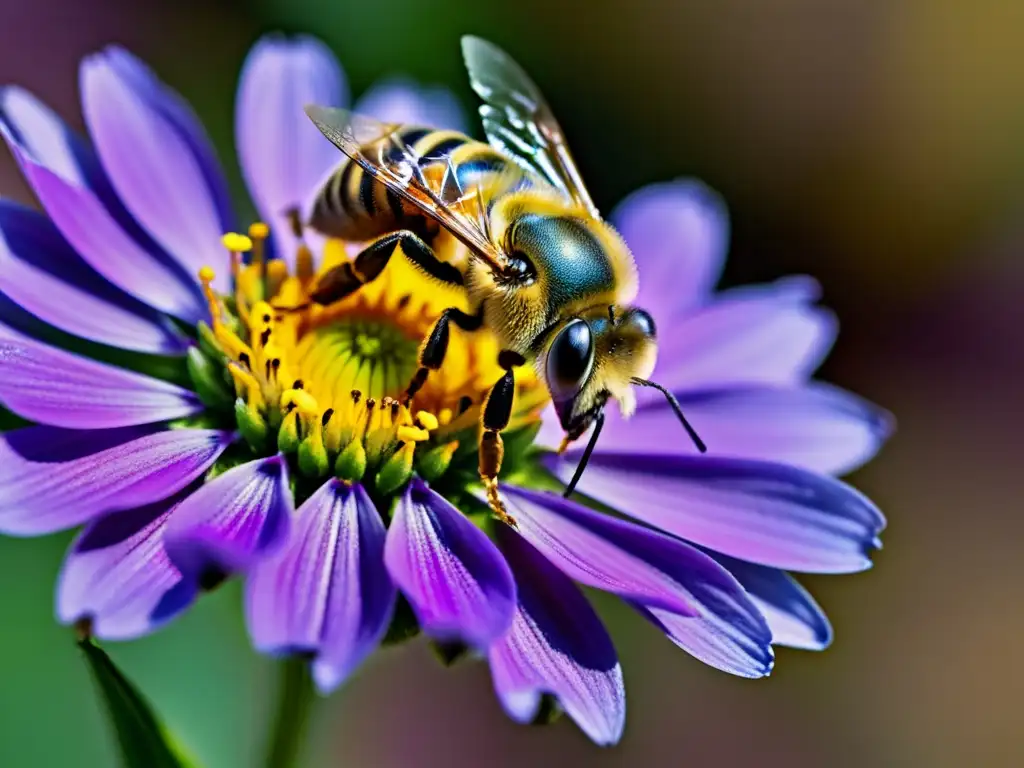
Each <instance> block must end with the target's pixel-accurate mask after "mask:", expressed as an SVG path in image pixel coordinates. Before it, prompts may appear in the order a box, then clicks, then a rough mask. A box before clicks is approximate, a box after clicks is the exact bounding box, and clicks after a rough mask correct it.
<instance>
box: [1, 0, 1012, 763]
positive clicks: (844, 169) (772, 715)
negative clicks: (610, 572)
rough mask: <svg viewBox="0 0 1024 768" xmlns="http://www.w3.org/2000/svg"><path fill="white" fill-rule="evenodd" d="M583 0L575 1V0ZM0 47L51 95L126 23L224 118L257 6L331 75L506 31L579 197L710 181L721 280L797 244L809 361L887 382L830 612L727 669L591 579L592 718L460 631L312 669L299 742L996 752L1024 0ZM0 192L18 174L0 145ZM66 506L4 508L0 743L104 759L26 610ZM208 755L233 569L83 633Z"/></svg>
mask: <svg viewBox="0 0 1024 768" xmlns="http://www.w3.org/2000/svg"><path fill="white" fill-rule="evenodd" d="M584 8H585V10H584ZM2 15H3V24H2V25H0V80H2V81H4V82H11V83H19V84H22V85H24V86H26V87H28V88H30V89H31V90H32V91H34V92H35V93H36V94H38V95H39V96H41V97H42V98H43V99H44V100H45V101H47V102H49V103H50V104H52V105H54V106H55V107H56V109H57V110H58V111H59V112H60V113H61V114H62V115H63V116H64V117H65V118H67V119H68V120H69V121H70V122H71V123H72V124H74V125H78V126H80V125H81V120H80V117H79V113H78V106H77V63H78V60H79V59H80V58H81V57H82V56H83V55H85V54H87V53H89V52H91V51H93V50H95V49H97V48H99V47H101V46H103V45H105V44H107V43H111V42H118V43H122V44H124V45H127V46H128V47H129V48H131V49H132V50H133V51H134V52H135V53H137V54H139V55H141V56H142V57H143V58H145V59H146V60H148V61H149V62H150V63H151V65H152V66H153V67H154V68H155V69H156V70H157V72H158V73H159V74H160V75H161V76H162V77H163V78H164V79H165V80H166V81H167V82H169V83H170V84H171V85H172V86H173V87H175V88H177V89H178V90H179V91H180V92H181V93H182V94H184V96H185V97H186V98H187V99H189V100H190V101H191V102H192V103H193V104H194V105H195V107H196V109H197V111H198V112H199V113H200V115H201V116H202V118H203V119H204V120H205V122H206V124H207V126H208V127H209V130H210V133H211V135H212V137H213V138H214V140H215V142H216V143H217V145H218V147H219V148H220V150H221V151H222V157H223V158H224V162H225V164H226V166H227V168H228V170H229V172H231V173H232V174H233V178H234V180H235V182H236V190H237V191H238V197H239V203H240V205H248V202H247V201H245V200H244V197H243V193H242V189H241V185H240V184H239V183H237V182H238V179H239V176H238V168H237V163H236V161H235V158H234V154H233V150H232V128H231V126H232V114H231V113H232V105H233V101H234V88H235V81H236V77H237V73H238V69H239V66H240V64H241V62H242V59H243V57H244V55H245V52H246V50H247V48H248V47H249V45H250V44H251V43H252V42H253V41H254V40H255V39H256V38H257V37H258V36H259V35H260V34H261V33H263V32H266V31H269V30H274V29H281V30H285V31H295V32H297V31H303V32H311V33H314V34H316V35H319V36H321V37H322V38H323V39H325V40H326V41H327V42H328V43H329V44H330V45H331V46H332V47H333V48H334V50H335V52H336V53H337V54H338V55H339V57H340V58H341V61H342V62H343V64H344V66H345V68H346V70H347V73H348V76H349V80H350V83H351V85H352V89H353V92H354V93H355V94H356V95H358V94H359V93H360V92H362V91H363V90H365V89H366V88H367V87H368V86H369V85H370V84H371V83H372V82H373V81H374V80H376V79H377V78H379V77H381V76H385V75H389V74H397V73H406V74H409V75H411V76H413V77H415V78H417V79H419V80H421V81H423V82H428V83H440V84H444V85H447V86H450V87H451V88H453V89H454V90H455V92H456V94H457V95H458V96H459V97H460V98H461V99H462V100H463V103H464V105H465V106H466V107H467V108H470V107H472V106H473V105H474V101H473V100H472V99H471V98H470V96H471V94H470V92H469V89H468V86H467V85H466V80H465V77H464V74H463V70H462V65H461V60H460V56H459V51H458V38H459V36H460V35H461V34H463V33H466V32H475V33H477V34H481V35H484V36H486V37H489V38H491V39H493V40H494V41H495V42H497V43H499V44H500V45H502V46H503V47H505V48H507V49H508V50H510V51H511V52H512V53H513V54H514V56H515V57H516V58H517V59H519V60H520V61H521V63H522V64H523V65H524V66H525V67H526V69H527V70H529V71H530V72H531V73H533V74H534V76H535V78H536V79H537V80H538V81H539V82H540V84H541V86H542V87H543V89H544V90H545V92H546V93H547V95H548V97H549V100H550V101H551V102H552V103H553V104H554V105H555V107H556V111H557V113H558V114H559V116H560V118H561V120H562V123H563V126H564V127H565V129H566V131H567V133H568V134H569V136H570V138H571V140H572V144H573V147H574V151H575V154H576V157H577V159H578V161H579V163H580V165H581V166H582V169H583V172H584V176H585V178H586V179H587V180H588V184H589V186H590V188H591V191H592V193H593V195H594V197H595V198H596V200H597V202H598V204H599V205H600V206H601V207H602V208H604V209H605V210H607V209H610V207H611V206H612V205H613V204H614V203H615V202H616V201H617V200H619V199H620V198H621V197H623V196H624V195H625V194H627V193H628V192H629V191H630V190H632V189H634V188H636V187H638V186H640V185H642V184H645V183H648V182H651V181H656V180H662V179H670V178H673V177H676V176H681V175H693V176H698V177H700V178H702V179H703V180H704V181H706V182H707V183H708V184H710V185H711V186H713V187H715V188H716V189H717V190H719V191H720V192H721V193H722V194H723V195H724V196H725V198H726V200H727V201H728V202H729V205H730V209H731V214H732V221H733V233H732V251H731V257H730V261H729V266H728V268H727V271H726V278H725V283H726V284H734V283H738V282H748V281H754V280H769V279H772V278H774V277H776V276H779V275H782V274H787V273H792V272H806V273H810V274H813V275H815V276H817V277H818V278H819V279H820V280H821V282H822V283H823V286H824V297H825V303H827V304H828V305H830V306H832V307H833V308H835V309H836V310H837V311H838V313H839V315H840V317H841V319H842V321H843V334H842V335H841V337H840V340H839V343H838V345H837V347H836V350H835V352H834V353H833V355H832V357H831V358H830V360H829V362H828V363H827V365H826V366H825V368H824V370H823V371H822V375H823V377H824V378H826V379H829V380H832V381H835V382H838V383H841V384H842V385H844V386H847V387H849V388H851V389H853V390H855V391H857V392H859V393H861V394H863V395H865V396H867V397H869V398H870V399H872V400H874V401H876V402H879V403H881V404H883V405H884V406H886V407H888V408H889V409H891V410H892V411H894V412H895V413H896V415H897V417H898V420H899V431H898V433H897V435H896V437H895V438H894V439H893V440H892V442H891V443H890V444H889V446H888V447H887V448H886V449H885V450H884V451H883V453H882V455H881V457H880V458H879V459H878V460H876V461H875V462H874V463H873V464H871V465H870V466H869V467H868V468H866V469H865V470H862V471H861V472H859V473H858V474H857V475H856V476H855V477H854V478H853V482H854V483H855V484H857V485H858V486H859V487H860V488H862V489H863V490H864V491H865V492H867V493H868V494H869V495H870V496H872V498H873V499H875V500H876V501H877V502H878V503H879V505H880V506H881V507H882V509H883V511H885V512H886V513H887V515H888V517H889V528H888V530H887V531H886V533H885V549H884V551H882V552H880V553H878V556H877V558H876V566H875V568H874V569H873V570H872V571H869V572H867V573H865V574H861V575H857V576H852V577H843V578H832V579H830V578H828V577H819V578H810V579H807V583H808V585H809V586H810V588H811V590H812V591H813V592H814V594H815V595H816V597H817V598H818V599H819V601H820V602H821V603H822V604H823V605H824V606H825V607H826V608H827V610H828V612H829V615H830V617H831V619H832V621H833V624H834V627H835V630H836V641H835V644H834V646H833V647H832V648H831V649H830V650H829V651H827V652H826V653H825V654H807V653H801V652H797V651H789V650H786V649H781V650H780V651H779V654H778V663H777V665H776V670H775V672H774V674H773V675H772V677H770V678H769V679H768V680H766V681H761V682H749V681H744V680H737V679H733V678H730V677H728V676H726V675H724V674H722V673H718V672H715V671H713V670H711V669H710V668H707V667H705V666H703V665H702V664H700V663H698V662H696V661H694V660H693V659H691V658H690V657H689V656H687V655H686V654H685V653H682V652H680V651H678V650H676V649H675V648H674V647H673V646H672V645H671V644H670V643H668V642H667V641H666V640H664V639H663V638H662V637H660V636H659V635H658V634H657V633H656V632H655V631H654V630H652V629H651V628H649V627H648V626H646V625H643V622H641V621H639V620H638V619H637V618H636V617H635V616H634V615H632V614H630V613H629V612H628V611H626V610H624V609H622V608H620V607H618V606H616V605H614V604H613V603H612V602H611V601H599V607H600V608H601V611H602V613H603V615H604V616H606V617H607V619H608V621H609V623H610V624H611V627H612V632H613V635H614V637H615V639H616V642H617V645H618V648H619V651H620V655H621V657H622V660H623V667H624V670H625V675H626V685H627V690H628V695H629V716H628V718H627V729H626V736H625V738H624V740H623V742H622V744H621V746H620V747H618V748H617V749H614V750H611V751H602V750H599V749H597V748H595V747H593V746H591V745H590V744H589V743H588V742H587V741H586V739H585V738H584V737H583V736H582V734H580V733H579V732H578V731H577V730H576V729H575V728H574V727H573V726H572V724H571V723H570V722H569V721H567V720H563V721H560V722H559V723H557V724H556V725H554V726H552V727H549V728H524V727H519V726H516V725H514V724H512V723H511V722H510V721H509V720H507V719H506V718H505V717H504V715H503V714H502V713H501V711H500V708H499V706H498V704H497V702H496V700H495V699H494V696H493V694H492V691H491V686H490V680H489V675H488V672H487V670H486V668H485V667H484V665H482V664H465V665H460V666H457V667H456V668H454V669H448V670H446V669H443V668H441V667H440V665H439V664H437V663H436V662H435V661H434V659H433V657H432V656H431V654H430V653H429V652H428V651H427V649H426V648H425V647H424V646H423V644H422V643H413V644H411V645H406V646H403V647H401V648H399V649H397V650H390V651H387V652H384V653H382V654H379V655H377V656H375V657H374V658H373V660H372V662H371V663H369V664H368V665H366V666H365V667H364V668H363V669H362V671H361V672H360V673H359V674H358V676H357V677H356V678H355V679H354V680H353V681H352V682H351V683H350V684H349V685H347V686H346V687H345V688H343V689H342V691H341V692H339V693H338V694H336V695H335V696H333V697H332V698H331V699H329V700H328V701H327V702H325V703H324V704H323V706H322V709H321V711H320V714H319V717H318V720H317V721H316V723H315V732H314V743H313V745H312V747H311V750H310V753H309V755H308V757H309V761H308V763H309V765H310V766H316V767H318V768H320V767H322V768H327V767H329V766H346V767H347V768H357V767H369V766H374V767H380V768H387V767H389V766H396V767H397V766H401V767H402V768H407V767H408V766H417V767H419V766H423V767H424V768H426V767H429V766H453V767H456V768H460V767H465V768H470V767H475V766H481V765H488V766H521V765H524V764H526V765H563V766H575V765H587V766H590V765H593V766H677V765H688V766H703V765H715V766H733V765H736V766H739V765H744V766H747V765H764V766H776V765H778V766H783V765H785V766H787V768H796V767H797V766H826V765H827V766H847V765H848V766H863V765H870V766H928V767H932V766H967V765H970V766H982V765H984V766H1017V765H1022V764H1024V710H1022V708H1021V701H1022V700H1024V662H1022V661H1021V655H1020V647H1021V644H1022V641H1024V556H1022V552H1024V509H1022V503H1021V502H1022V499H1024V480H1022V469H1024V467H1022V461H1024V450H1022V449H1024V438H1022V434H1024V395H1022V393H1024V388H1022V386H1021V384H1022V381H1024V379H1022V374H1024V345H1022V343H1021V340H1020V336H1019V334H1020V331H1021V329H1022V328H1024V301H1022V296H1021V294H1022V293H1024V57H1022V55H1021V52H1022V51H1024V4H1021V3H1013V2H1006V1H1005V0H974V2H972V3H963V2H960V0H878V1H874V0H775V2H771V3H764V2H756V1H755V0H718V2H716V3H706V2H688V3H684V2H670V0H591V1H590V2H589V3H587V4H586V6H584V5H582V4H579V3H571V2H568V0H519V2H517V3H515V4H512V3H500V4H499V3H485V2H480V1H479V0H475V1H471V0H429V1H428V0H388V2H387V3H385V4H381V3H357V2H354V1H351V2H350V1H349V0H333V1H332V2H317V1H316V0H250V1H248V2H246V1H245V0H176V1H175V2H171V0H36V1H35V2H33V3H28V4H26V3H15V0H4V3H3V14H2ZM0 195H3V196H6V197H14V198H18V199H22V200H25V201H29V200H31V198H30V196H29V195H28V192H27V190H26V188H25V187H24V186H23V184H22V182H21V180H20V177H19V175H18V174H17V172H16V169H15V167H14V164H13V162H12V161H11V160H10V159H9V158H8V157H7V156H6V155H5V156H4V157H2V158H0ZM69 541H70V537H69V536H57V537H50V538H47V539H41V540H11V539H2V540H0V584H2V585H3V586H2V588H0V765H4V766H11V767H12V768H21V767H22V766H31V767H33V768H49V767H50V766H76V767H77V766H82V767H83V768H93V766H96V767H98V768H107V766H112V765H113V764H114V759H115V758H114V752H113V750H112V748H111V741H110V737H109V735H108V733H107V732H106V730H105V726H104V723H103V721H102V719H101V716H100V714H99V713H98V712H97V710H96V704H95V700H94V698H93V696H92V691H91V688H90V681H89V679H88V676H87V673H86V670H85V667H84V666H83V664H82V663H81V660H80V659H79V658H78V654H77V651H76V649H75V647H74V644H73V643H72V641H71V637H70V634H69V632H68V631H67V630H65V629H62V628H60V627H58V626H57V625H56V624H55V622H54V620H53V617H52V589H53V583H54V577H55V575H56V574H57V571H58V568H59V564H60V561H61V558H62V555H63V551H64V549H65V548H66V546H67V544H68V542H69ZM110 650H111V653H112V654H113V656H114V658H115V659H116V660H117V662H118V663H119V664H120V665H122V668H123V669H124V670H125V671H126V672H127V673H128V674H129V675H131V676H133V677H134V678H135V679H136V680H137V682H138V683H139V684H140V685H141V687H142V688H143V689H144V690H145V691H146V692H147V693H148V695H149V696H151V697H152V699H153V700H154V702H155V704H156V706H157V707H158V709H159V710H160V711H161V712H162V713H163V715H164V716H165V717H166V719H167V720H168V721H169V722H170V723H171V724H172V725H173V726H174V728H175V729H176V730H177V731H178V732H179V733H180V734H181V736H182V737H183V739H184V740H185V741H186V742H187V743H188V744H189V745H190V747H191V748H192V750H193V751H194V753H195V754H196V755H197V756H198V757H199V758H201V759H202V760H203V761H204V762H205V763H206V764H208V765H209V766H211V767H215V768H216V767H223V768H235V767H236V766H239V767H241V768H245V767H246V766H250V765H253V764H255V762H256V758H255V754H256V752H255V749H256V748H257V747H258V746H259V744H260V742H261V738H262V728H263V724H264V721H265V717H266V713H267V710H268V708H269V706H270V698H269V697H270V693H271V690H272V688H271V687H272V682H273V675H272V670H271V667H270V665H269V664H268V663H267V662H265V661H264V660H262V659H260V658H258V657H257V656H256V655H255V654H254V653H253V652H252V651H251V650H250V648H249V645H248V642H247V640H246V637H245V632H244V628H243V626H242V620H241V614H240V610H239V594H238V589H237V585H229V586H228V587H226V588H224V589H222V590H220V591H219V592H217V593H216V594H215V595H213V596H212V597H211V598H209V599H205V600H203V601H201V602H200V604H199V605H198V606H197V607H196V608H195V609H194V610H192V611H191V612H190V613H189V614H188V615H187V616H186V617H185V618H184V619H183V620H181V621H179V622H177V623H175V624H174V625H173V626H171V627H170V628H169V629H167V630H166V631H164V632H162V633H159V634H157V635H156V636H154V637H151V638H148V639H146V640H143V641H139V642H135V643H130V644H123V645H113V646H110Z"/></svg>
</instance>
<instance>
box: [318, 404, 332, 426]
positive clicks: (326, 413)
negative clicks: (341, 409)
mask: <svg viewBox="0 0 1024 768" xmlns="http://www.w3.org/2000/svg"><path fill="white" fill-rule="evenodd" d="M333 415H334V409H333V408H328V409H327V410H326V411H324V415H323V416H321V417H320V423H321V424H323V426H325V427H326V426H327V422H329V421H330V420H331V416H333Z"/></svg>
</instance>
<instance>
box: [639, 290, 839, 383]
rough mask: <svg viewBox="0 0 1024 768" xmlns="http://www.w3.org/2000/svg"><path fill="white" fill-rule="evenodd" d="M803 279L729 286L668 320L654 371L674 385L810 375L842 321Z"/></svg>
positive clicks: (790, 380) (661, 333) (788, 380)
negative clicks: (815, 300)
mask: <svg viewBox="0 0 1024 768" xmlns="http://www.w3.org/2000/svg"><path fill="white" fill-rule="evenodd" d="M797 285H806V283H805V282H803V281H794V280H793V279H787V280H782V281H779V282H778V283H775V284H774V285H770V286H760V287H759V288H757V289H755V288H752V287H747V288H743V289H738V290H736V291H729V292H727V293H723V294H721V295H720V296H719V297H717V298H716V299H715V300H714V301H713V302H711V303H710V304H708V305H706V306H705V307H703V308H701V309H698V310H696V311H694V312H693V313H691V314H689V315H687V316H686V317H685V318H681V319H678V320H676V321H673V324H672V325H671V327H670V328H665V327H664V326H662V327H661V328H660V329H659V335H658V364H657V366H656V368H655V371H654V375H653V376H652V378H653V379H654V380H655V381H657V382H658V383H659V384H662V385H663V386H666V387H668V388H669V389H671V390H673V391H674V392H678V391H681V390H690V389H699V390H703V389H721V388H724V387H726V386H739V385H750V384H776V385H790V384H794V383H801V382H803V381H805V380H806V379H807V378H808V377H809V376H810V375H811V374H812V373H813V372H814V370H815V369H816V368H817V367H818V366H819V365H820V364H821V361H822V360H824V359H825V356H826V355H827V354H828V352H829V350H830V349H831V348H832V343H833V342H834V341H835V336H836V332H837V324H836V321H835V318H834V316H833V315H832V314H831V313H830V312H828V311H827V310H824V309H821V308H820V307H817V306H812V305H810V304H808V299H807V298H805V293H804V292H803V291H802V290H799V291H798V290H794V287H795V286H797ZM654 319H655V322H657V321H658V317H657V316H656V315H655V318H654Z"/></svg>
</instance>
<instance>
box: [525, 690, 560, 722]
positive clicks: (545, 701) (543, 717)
mask: <svg viewBox="0 0 1024 768" xmlns="http://www.w3.org/2000/svg"><path fill="white" fill-rule="evenodd" d="M563 714H565V710H563V709H562V705H561V704H559V703H558V699H556V698H555V697H554V696H552V695H551V694H550V693H545V694H543V695H542V696H541V697H540V705H539V706H538V707H537V714H536V715H534V716H533V720H531V721H530V725H551V724H552V723H554V722H556V721H557V720H558V719H559V718H560V717H561V716H562V715H563Z"/></svg>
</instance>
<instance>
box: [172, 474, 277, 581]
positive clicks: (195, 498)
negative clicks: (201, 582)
mask: <svg viewBox="0 0 1024 768" xmlns="http://www.w3.org/2000/svg"><path fill="white" fill-rule="evenodd" d="M291 516H292V494H291V491H290V490H289V488H288V468H287V463H286V462H285V459H284V457H283V456H281V455H280V454H279V455H277V456H271V457H269V458H265V459H256V460H254V461H250V462H247V463H246V464H241V465H239V466H237V467H233V468H232V469H229V470H228V471H227V472H225V473H224V474H222V475H218V476H217V477H215V478H214V479H213V480H211V481H209V482H207V483H206V484H205V485H203V486H202V487H200V488H199V490H197V491H196V492H195V493H193V494H192V495H191V496H189V497H188V498H187V499H185V501H183V502H182V503H181V505H180V506H179V507H178V509H177V511H176V512H175V514H174V517H173V518H172V519H171V521H170V523H169V524H168V526H167V531H166V533H165V534H164V541H165V545H166V547H167V553H168V555H169V556H170V558H171V562H173V563H174V564H175V566H177V568H178V570H180V571H181V572H182V573H183V574H184V575H185V576H186V577H187V578H195V579H200V578H202V577H203V576H204V575H205V574H207V573H208V572H209V571H211V570H213V571H215V572H220V573H233V572H236V571H244V570H247V569H248V568H249V567H250V566H252V565H253V564H254V563H255V562H257V561H258V560H260V559H261V558H263V557H267V556H269V555H271V554H273V552H274V551H275V550H276V548H277V547H279V546H281V545H282V544H283V543H284V541H285V540H286V539H287V536H288V530H289V525H290V522H291Z"/></svg>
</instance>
